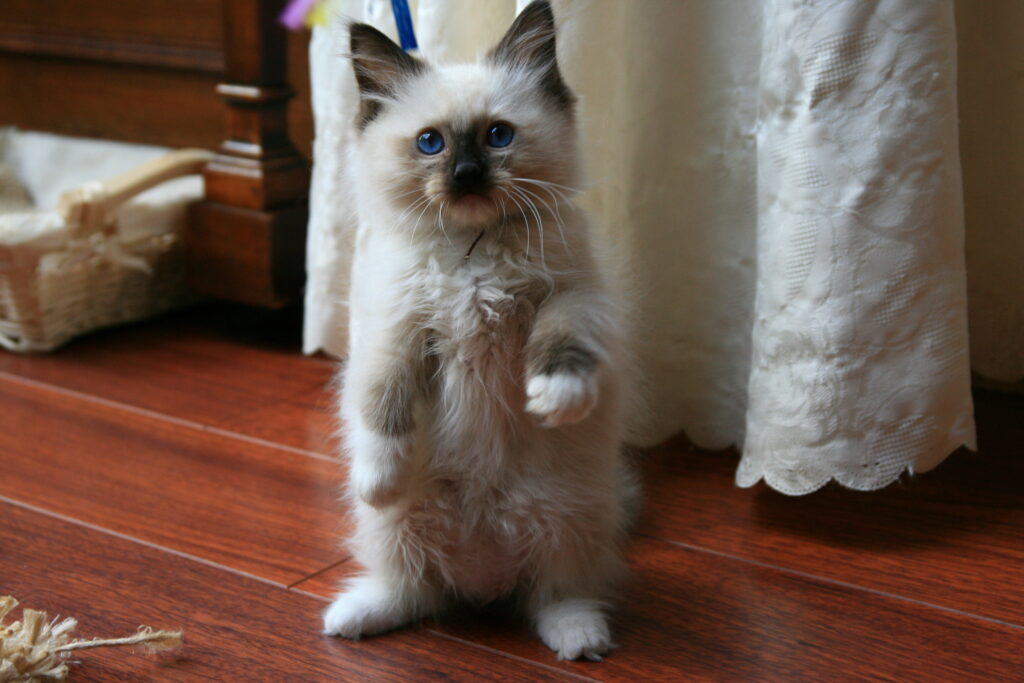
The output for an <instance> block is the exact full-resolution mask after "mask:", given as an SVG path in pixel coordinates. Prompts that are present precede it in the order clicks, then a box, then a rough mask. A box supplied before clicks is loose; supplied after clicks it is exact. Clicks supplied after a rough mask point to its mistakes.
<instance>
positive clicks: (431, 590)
mask: <svg viewBox="0 0 1024 683" xmlns="http://www.w3.org/2000/svg"><path fill="white" fill-rule="evenodd" d="M440 604H441V593H440V591H439V590H438V589H436V588H435V587H434V586H431V585H429V584H425V583H418V584H416V583H409V582H403V583H400V582H395V581H388V580H387V579H384V578H382V577H378V576H374V575H372V574H363V575H361V576H357V577H355V578H353V579H352V580H351V581H349V583H348V585H347V586H346V587H345V590H343V591H342V592H341V593H339V594H338V596H337V597H336V598H335V599H334V602H332V603H331V605H330V607H328V608H327V610H326V611H324V633H325V634H326V635H329V636H343V637H345V638H353V639H357V638H361V637H362V636H372V635H376V634H378V633H384V632H386V631H391V630H393V629H396V628H399V627H401V626H405V625H407V624H410V623H412V622H414V621H416V620H417V619H421V618H423V617H424V616H426V615H427V614H430V613H433V612H434V611H436V610H437V609H438V608H439V607H440Z"/></svg>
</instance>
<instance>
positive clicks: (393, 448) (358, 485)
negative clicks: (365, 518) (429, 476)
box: [348, 430, 413, 508]
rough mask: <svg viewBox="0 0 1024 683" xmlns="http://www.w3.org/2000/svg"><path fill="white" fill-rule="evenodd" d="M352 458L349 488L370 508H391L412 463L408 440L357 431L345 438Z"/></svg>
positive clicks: (402, 490) (406, 481)
mask: <svg viewBox="0 0 1024 683" xmlns="http://www.w3.org/2000/svg"><path fill="white" fill-rule="evenodd" d="M349 448H350V450H351V453H352V458H351V461H350V465H349V475H348V476H349V486H350V487H351V489H352V491H353V493H355V495H356V496H357V497H358V498H359V499H360V500H362V501H363V502H365V503H367V504H369V505H372V506H373V507H377V508H380V507H386V506H388V505H393V504H394V503H396V502H397V501H398V499H399V498H401V496H402V494H403V493H404V492H405V491H406V488H407V486H408V479H409V468H410V465H411V460H412V451H413V446H412V437H411V436H401V437H393V436H382V435H379V434H374V433H372V432H369V431H365V430H364V431H360V432H359V433H358V434H352V435H350V436H349Z"/></svg>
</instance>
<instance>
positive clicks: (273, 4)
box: [187, 0, 309, 307]
mask: <svg viewBox="0 0 1024 683" xmlns="http://www.w3.org/2000/svg"><path fill="white" fill-rule="evenodd" d="M223 2H224V50H225V75H226V80H227V82H225V83H222V84H220V85H219V86H217V92H218V93H219V94H220V96H221V97H222V98H223V99H224V102H225V105H226V109H227V116H226V131H227V134H226V139H225V141H224V142H223V143H222V144H221V146H220V149H219V150H218V153H217V155H216V157H215V158H214V159H213V161H211V162H210V164H209V165H208V166H207V168H206V170H205V171H204V173H203V175H204V178H205V180H206V198H205V201H203V202H200V203H199V204H197V205H196V206H195V207H194V209H193V213H192V215H191V220H190V221H189V223H190V226H189V236H188V240H187V241H188V251H189V264H190V275H189V277H190V281H191V284H192V286H193V287H194V288H195V289H196V290H197V291H199V292H201V293H203V294H207V295H210V296H213V297H217V298H222V299H230V300H234V301H239V302H244V303H249V304H255V305H259V306H269V307H279V306H283V305H285V304H287V303H289V302H290V301H294V300H295V299H296V298H297V297H298V296H299V293H300V292H301V288H302V282H303V280H304V258H303V257H304V254H305V235H306V218H307V213H308V207H307V197H308V191H309V168H308V164H307V163H306V161H305V159H303V158H302V156H301V155H300V154H299V153H298V152H297V151H296V150H295V148H294V147H293V146H292V144H291V142H290V141H289V140H288V133H287V105H288V100H289V99H290V98H291V96H292V90H291V88H289V87H288V85H287V82H286V77H285V73H286V71H285V54H286V50H285V48H286V40H287V36H286V34H285V31H284V29H283V28H282V27H281V26H280V25H279V24H278V23H277V15H278V14H279V13H280V11H281V8H282V5H283V2H282V1H281V0H223Z"/></svg>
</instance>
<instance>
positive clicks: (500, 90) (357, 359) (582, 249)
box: [324, 2, 636, 659]
mask: <svg viewBox="0 0 1024 683" xmlns="http://www.w3.org/2000/svg"><path fill="white" fill-rule="evenodd" d="M350 30H351V52H352V63H353V66H354V69H355V75H356V80H357V82H358V85H359V90H360V95H361V106H360V113H359V119H358V121H357V124H356V125H357V127H358V129H359V131H360V133H359V136H358V142H357V144H356V148H355V149H354V150H353V153H354V161H355V164H356V169H357V171H356V173H355V180H354V182H355V183H356V195H357V197H358V203H357V211H358V216H359V226H358V235H357V246H356V252H355V257H354V265H353V277H352V283H353V286H352V295H351V302H350V305H351V316H352V318H351V344H350V355H349V361H348V366H347V369H346V371H345V376H344V389H343V392H342V401H341V412H342V416H343V419H344V422H345V441H346V447H347V448H346V450H347V453H348V456H349V465H350V470H349V482H348V488H349V493H350V496H351V499H352V503H353V507H354V514H355V519H356V523H357V530H356V532H355V535H354V538H353V544H352V545H353V552H354V554H355V557H356V559H357V560H358V561H359V562H360V563H361V564H362V565H363V566H364V567H365V568H366V570H365V572H364V573H363V574H361V575H360V576H357V577H356V578H354V579H352V580H351V581H350V582H349V583H348V585H347V586H346V588H345V590H344V591H343V592H342V593H341V594H339V595H338V597H337V598H336V599H335V601H334V603H333V604H332V605H331V606H330V608H328V610H327V611H326V612H325V614H324V629H325V632H326V633H328V634H333V635H342V636H346V637H350V638H357V637H359V636H363V635H368V634H373V633H379V632H382V631H386V630H389V629H393V628H395V627H398V626H401V625H403V624H406V623H409V622H411V621H414V620H417V619H419V618H421V617H423V616H426V615H429V614H432V613H436V612H438V611H439V610H440V609H442V608H443V606H444V605H445V604H446V603H448V602H449V601H451V600H453V599H469V600H472V601H478V602H487V601H490V600H493V599H495V598H499V597H502V596H505V595H508V594H510V593H515V594H516V595H517V596H519V597H520V598H521V604H522V605H523V607H524V609H525V610H526V611H527V613H528V614H529V615H530V616H531V617H532V619H533V620H534V622H535V624H536V627H537V631H538V633H539V634H540V637H541V638H542V639H543V641H544V642H545V643H546V644H547V645H548V646H549V647H550V648H551V649H552V650H554V651H555V652H556V653H558V656H559V657H561V658H566V659H575V658H577V657H588V658H590V659H600V657H601V655H602V654H604V653H606V652H607V651H608V650H609V649H610V647H611V635H610V633H609V629H608V624H607V620H606V617H605V614H604V611H603V610H604V608H605V605H606V601H607V600H608V599H609V597H610V593H611V591H612V590H613V587H614V585H615V582H616V580H617V579H619V578H620V576H621V575H622V573H623V560H622V555H621V546H622V543H623V540H624V536H625V527H626V524H627V517H628V513H627V510H628V509H629V508H630V507H632V502H633V501H634V500H635V493H636V491H635V486H634V484H633V483H632V480H631V479H630V477H629V475H628V473H627V468H626V465H625V463H624V462H623V456H622V450H621V444H622V431H623V415H622V413H623V406H622V387H621V384H622V380H621V369H620V368H621V344H620V335H621V330H620V322H619V317H618V314H617V311H616V309H615V307H614V306H613V304H612V301H611V299H610V297H609V296H608V295H607V293H606V292H605V291H604V289H603V285H602V283H601V281H600V278H599V276H598V274H597V272H596V269H595V265H594V261H593V257H592V254H591V250H590V246H589V244H588V241H587V235H586V224H585V217H584V216H583V215H582V213H581V211H580V210H579V209H578V208H577V207H575V206H574V205H573V204H572V203H571V200H570V198H571V196H572V194H573V189H572V188H574V187H576V185H577V182H578V179H577V160H576V159H577V152H576V130H575V115H574V97H573V95H572V93H571V92H570V91H569V89H568V88H567V87H566V85H565V83H564V82H563V80H562V77H561V75H560V73H559V70H558V66H557V63H556V60H555V28H554V20H553V17H552V14H551V9H550V7H549V6H548V4H547V3H546V2H534V3H533V4H531V5H530V6H528V7H527V8H526V9H524V10H523V12H522V13H521V14H520V15H519V17H518V18H517V19H516V21H515V23H514V24H513V25H512V27H511V28H510V29H509V31H508V33H507V34H506V35H505V37H504V38H503V39H502V41H501V42H500V43H499V44H498V46H497V47H495V48H494V49H493V50H492V51H491V52H490V53H489V54H488V56H487V57H486V58H485V59H484V60H483V61H481V62H480V63H476V64H463V65H445V66H442V65H429V64H427V63H425V62H423V61H420V60H419V59H416V58H414V57H411V56H409V55H407V54H405V53H403V52H402V51H401V50H400V49H399V48H398V47H397V46H396V45H394V43H392V42H391V41H390V40H388V38H386V37H385V36H384V35H383V34H381V33H379V32H378V31H376V30H375V29H373V28H371V27H369V26H366V25H364V24H354V25H352V26H351V29H350Z"/></svg>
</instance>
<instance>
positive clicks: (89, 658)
mask: <svg viewBox="0 0 1024 683" xmlns="http://www.w3.org/2000/svg"><path fill="white" fill-rule="evenodd" d="M0 520H2V522H3V523H0V594H3V593H10V594H13V595H14V596H16V597H17V598H18V599H19V600H20V601H21V602H22V606H24V607H32V608H35V609H41V610H46V611H47V612H48V613H49V614H50V615H58V614H60V615H69V616H74V617H75V618H77V619H78V620H79V627H78V629H77V630H76V635H80V636H87V637H92V636H106V637H111V636H120V635H128V634H130V633H133V632H134V631H135V629H136V627H137V625H138V624H141V623H144V624H148V625H151V626H154V627H155V628H182V629H183V630H184V635H185V644H184V646H183V648H182V649H180V650H178V651H177V652H174V653H165V654H161V655H158V656H146V655H143V654H138V653H136V654H133V653H130V652H126V651H125V650H123V649H106V650H84V651H79V652H78V653H76V656H75V657H74V660H77V663H75V664H74V665H73V669H72V675H71V677H70V680H73V681H97V682H102V683H111V682H117V681H132V682H134V681H169V682H174V683H188V682H191V681H303V682H304V683H305V682H318V681H421V680H451V681H477V680H493V681H554V680H572V679H571V678H570V677H568V676H566V675H564V674H560V673H558V672H557V671H554V670H552V669H548V668H545V667H543V666H539V665H536V664H531V663H529V662H526V661H522V660H518V659H515V658H509V657H503V656H501V655H499V654H496V653H493V652H487V651H483V650H480V649H477V648H474V647H472V646H468V645H466V644H463V643H460V642H458V641H457V640H453V639H450V638H442V637H439V636H437V635H434V634H432V633H430V632H428V631H426V630H424V629H413V630H408V631H404V632H402V633H399V634H395V635H394V636H392V637H389V638H387V639H375V640H367V641H362V642H358V643H353V642H350V641H344V640H340V639H337V638H327V637H325V636H322V635H320V633H319V627H320V620H319V613H320V611H321V610H322V609H323V606H324V605H323V602H322V601H318V600H316V599H314V598H310V597H308V596H304V595H301V594H299V593H296V592H294V591H288V590H285V589H283V588H278V587H274V586H270V585H267V584H265V583H262V582H259V581H256V580H253V579H249V578H246V577H243V576H238V575H234V574H231V573H228V572H225V571H223V570H219V569H216V568H214V567H210V566H206V565H203V564H200V563H197V562H194V561H190V560H188V559H185V558H181V557H176V556H173V555H169V554H167V553H164V552H161V551H159V550H156V549H153V548H148V547H143V546H139V545H137V544H134V543H132V542H130V541H126V540H124V539H120V538H115V537H112V536H109V535H107V534H104V533H101V532H98V531H93V530H90V529H84V528H82V527H80V526H77V525H74V524H70V523H68V522H65V521H61V520H56V519H53V518H50V517H47V516H44V515H41V514H38V513H35V512H31V511H28V510H24V509H20V508H18V507H14V506H10V505H5V504H0Z"/></svg>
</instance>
